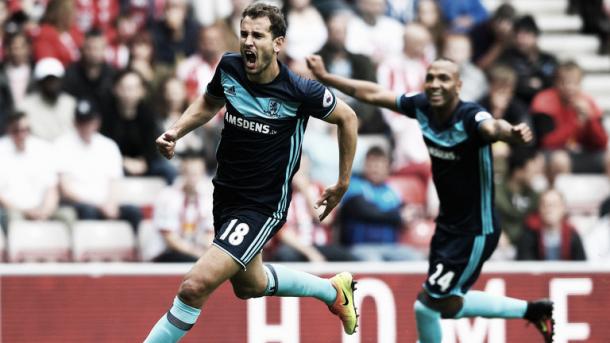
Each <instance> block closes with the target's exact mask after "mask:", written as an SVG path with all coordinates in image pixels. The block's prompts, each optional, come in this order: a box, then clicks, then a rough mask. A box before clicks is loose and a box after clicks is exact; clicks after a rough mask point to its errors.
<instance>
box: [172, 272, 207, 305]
mask: <svg viewBox="0 0 610 343" xmlns="http://www.w3.org/2000/svg"><path fill="white" fill-rule="evenodd" d="M211 292H212V289H211V287H210V286H209V284H208V283H207V282H206V281H204V280H203V279H201V280H195V279H193V278H185V279H184V280H183V281H182V284H180V290H179V291H178V296H179V297H180V299H182V300H183V301H184V302H185V303H187V304H194V303H198V302H200V301H201V299H202V298H203V297H205V296H206V295H208V294H210V293H211Z"/></svg>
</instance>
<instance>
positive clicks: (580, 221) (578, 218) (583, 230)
mask: <svg viewBox="0 0 610 343" xmlns="http://www.w3.org/2000/svg"><path fill="white" fill-rule="evenodd" d="M598 220H599V219H598V217H597V215H596V214H592V215H573V216H570V223H571V224H572V225H573V226H574V229H576V231H578V234H580V236H581V237H584V236H586V235H587V234H588V233H589V231H591V229H593V228H594V226H595V225H596V224H597V222H598Z"/></svg>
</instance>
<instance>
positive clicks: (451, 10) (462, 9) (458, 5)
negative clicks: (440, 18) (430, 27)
mask: <svg viewBox="0 0 610 343" xmlns="http://www.w3.org/2000/svg"><path fill="white" fill-rule="evenodd" d="M439 3H440V5H441V8H442V9H443V14H444V15H445V20H446V21H447V22H448V23H449V27H450V29H451V30H452V31H453V32H465V33H468V32H469V31H470V30H471V29H472V27H473V26H475V25H476V24H478V23H480V22H483V21H484V20H485V19H487V10H486V9H485V6H483V4H482V3H481V0H460V1H456V0H440V1H439Z"/></svg>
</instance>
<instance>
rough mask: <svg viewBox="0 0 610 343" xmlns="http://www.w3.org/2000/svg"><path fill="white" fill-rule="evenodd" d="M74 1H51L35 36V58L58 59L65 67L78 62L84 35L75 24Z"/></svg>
mask: <svg viewBox="0 0 610 343" xmlns="http://www.w3.org/2000/svg"><path fill="white" fill-rule="evenodd" d="M74 19H75V7H74V1H73V0H50V1H49V3H48V4H47V8H46V11H45V13H44V16H43V17H42V21H41V24H42V25H41V26H40V30H39V31H38V32H37V33H36V34H35V35H34V40H33V44H32V45H33V49H34V58H35V59H36V60H37V61H38V60H40V59H42V58H44V57H53V58H56V59H58V60H59V61H60V62H61V63H62V64H63V65H64V67H67V66H68V65H69V64H70V63H72V62H76V61H78V59H79V58H80V53H79V50H78V49H79V47H80V46H81V43H82V41H83V37H82V33H81V32H80V31H79V30H78V27H77V26H76V25H74V23H75V20H74Z"/></svg>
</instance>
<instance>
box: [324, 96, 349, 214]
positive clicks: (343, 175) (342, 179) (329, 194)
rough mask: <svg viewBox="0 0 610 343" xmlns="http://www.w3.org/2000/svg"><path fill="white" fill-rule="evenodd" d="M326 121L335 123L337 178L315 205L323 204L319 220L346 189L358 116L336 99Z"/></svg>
mask: <svg viewBox="0 0 610 343" xmlns="http://www.w3.org/2000/svg"><path fill="white" fill-rule="evenodd" d="M325 120H326V121H327V122H329V123H332V124H335V125H337V128H338V143H339V179H338V180H337V183H336V184H334V185H332V186H330V187H328V188H326V189H325V190H324V193H322V196H321V197H320V200H318V201H317V202H316V206H317V207H320V206H325V208H324V213H322V214H321V215H320V221H322V220H324V218H326V216H328V214H329V213H330V212H331V211H332V210H333V208H335V206H337V204H339V202H340V201H341V198H342V197H343V194H345V191H347V187H348V186H349V181H350V177H351V174H352V163H353V161H354V154H355V153H356V139H357V137H358V118H357V117H356V113H354V111H353V110H352V109H351V108H350V107H349V106H348V105H347V104H346V103H344V102H343V101H342V100H340V99H337V106H336V107H335V109H334V110H333V112H332V113H331V114H330V115H329V116H328V117H326V119H325Z"/></svg>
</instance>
